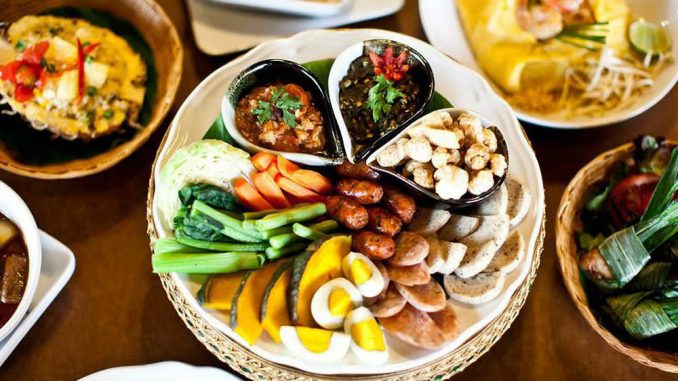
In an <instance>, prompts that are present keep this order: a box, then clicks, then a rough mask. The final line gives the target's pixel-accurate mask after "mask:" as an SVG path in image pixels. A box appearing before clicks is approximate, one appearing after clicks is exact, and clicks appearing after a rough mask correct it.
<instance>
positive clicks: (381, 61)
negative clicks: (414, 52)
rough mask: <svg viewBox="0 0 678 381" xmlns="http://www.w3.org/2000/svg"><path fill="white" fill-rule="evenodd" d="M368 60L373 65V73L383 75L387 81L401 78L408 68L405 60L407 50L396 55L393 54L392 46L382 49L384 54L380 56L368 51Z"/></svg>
mask: <svg viewBox="0 0 678 381" xmlns="http://www.w3.org/2000/svg"><path fill="white" fill-rule="evenodd" d="M368 54H369V56H370V61H372V65H373V66H374V74H376V75H383V76H384V77H386V79H388V80H389V81H399V80H401V79H403V77H404V76H405V73H407V71H408V70H410V65H408V64H406V62H407V52H404V51H403V52H401V53H400V54H399V55H398V56H397V57H394V56H393V48H392V47H390V46H389V47H388V48H386V49H385V50H384V56H383V57H380V56H379V55H378V54H376V53H374V52H368Z"/></svg>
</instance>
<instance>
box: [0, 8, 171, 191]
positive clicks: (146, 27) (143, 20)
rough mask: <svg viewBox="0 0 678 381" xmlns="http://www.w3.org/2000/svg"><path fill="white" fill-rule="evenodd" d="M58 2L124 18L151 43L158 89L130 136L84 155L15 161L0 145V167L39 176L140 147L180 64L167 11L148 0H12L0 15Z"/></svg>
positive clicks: (95, 164) (167, 102) (99, 163)
mask: <svg viewBox="0 0 678 381" xmlns="http://www.w3.org/2000/svg"><path fill="white" fill-rule="evenodd" d="M59 7H82V8H92V9H97V10H101V11H104V12H107V13H109V14H111V15H112V16H114V17H116V18H119V19H123V20H127V21H129V22H130V23H131V24H132V25H134V27H135V28H136V29H137V30H138V31H139V32H140V33H141V34H142V35H143V37H144V39H145V40H146V42H147V43H148V45H149V46H150V47H151V50H152V51H153V56H154V60H155V66H156V69H157V71H158V93H157V96H156V99H155V103H154V105H153V110H152V115H151V119H150V120H149V122H148V123H147V125H146V126H145V128H144V129H143V130H141V131H139V132H138V133H137V134H136V135H135V136H134V138H132V139H131V140H129V141H127V142H125V143H123V144H121V145H119V146H117V147H115V148H113V149H111V150H109V151H106V152H102V153H100V154H98V155H95V156H92V157H90V158H86V159H79V160H73V161H68V162H64V163H59V164H50V165H43V166H40V165H29V164H25V163H21V162H19V161H17V160H15V159H14V158H13V157H12V156H11V155H10V154H9V152H8V150H7V147H2V146H1V145H0V168H2V169H5V170H7V171H10V172H13V173H16V174H19V175H23V176H29V177H35V178H42V179H64V178H74V177H82V176H87V175H91V174H94V173H98V172H101V171H103V170H105V169H107V168H110V167H112V166H113V165H115V164H117V163H118V162H120V161H121V160H122V159H124V158H126V157H127V156H129V155H130V154H132V152H134V151H135V150H136V149H137V148H139V147H140V146H141V145H142V144H143V143H144V142H146V140H148V138H149V137H150V136H151V134H152V133H153V131H155V130H156V129H157V128H158V126H159V125H160V122H161V121H162V120H163V118H164V117H165V115H167V112H168V111H169V109H170V107H171V106H172V103H173V102H174V96H175V95H176V92H177V88H178V87H179V82H180V81H181V74H182V65H183V48H182V46H181V41H180V40H179V35H178V34H177V31H176V29H175V28H174V25H173V24H172V22H171V21H170V19H169V17H167V14H165V12H164V11H163V10H162V8H161V7H160V6H159V5H158V4H156V3H155V2H154V1H153V0H117V1H101V0H41V1H35V0H12V1H5V2H4V3H3V5H2V6H1V7H0V20H2V21H5V22H11V21H14V20H16V19H18V18H20V17H22V16H25V15H31V14H37V13H42V12H45V11H47V10H50V9H54V8H59Z"/></svg>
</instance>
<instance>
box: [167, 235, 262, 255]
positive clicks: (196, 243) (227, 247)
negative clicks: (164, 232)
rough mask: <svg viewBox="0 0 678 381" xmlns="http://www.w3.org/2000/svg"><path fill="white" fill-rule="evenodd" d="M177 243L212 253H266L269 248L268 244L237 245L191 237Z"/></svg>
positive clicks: (235, 243)
mask: <svg viewBox="0 0 678 381" xmlns="http://www.w3.org/2000/svg"><path fill="white" fill-rule="evenodd" d="M176 240H177V242H179V243H181V244H183V245H186V246H190V247H193V248H197V249H205V250H211V251H221V252H228V251H264V250H266V248H268V247H269V245H268V243H237V242H210V241H201V240H199V239H193V238H189V237H177V239H176Z"/></svg>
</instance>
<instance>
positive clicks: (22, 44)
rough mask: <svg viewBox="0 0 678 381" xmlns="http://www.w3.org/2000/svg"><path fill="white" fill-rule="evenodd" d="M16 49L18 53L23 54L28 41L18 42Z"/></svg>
mask: <svg viewBox="0 0 678 381" xmlns="http://www.w3.org/2000/svg"><path fill="white" fill-rule="evenodd" d="M14 49H16V51H17V52H19V53H21V52H23V51H24V50H26V41H24V40H19V41H17V42H16V45H14Z"/></svg>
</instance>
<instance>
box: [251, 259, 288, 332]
mask: <svg viewBox="0 0 678 381" xmlns="http://www.w3.org/2000/svg"><path fill="white" fill-rule="evenodd" d="M291 266H292V261H287V262H286V263H285V264H283V265H281V266H280V267H278V268H277V269H276V271H275V274H273V277H272V278H271V281H270V282H269V283H268V286H266V291H264V297H263V299H262V302H261V310H260V314H259V319H260V320H261V325H262V326H263V327H264V330H265V331H266V332H268V334H269V336H271V338H272V339H273V341H275V342H276V343H279V342H280V327H282V326H283V325H290V317H289V314H288V313H287V289H288V288H289V286H290V277H291V276H292V267H291Z"/></svg>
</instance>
